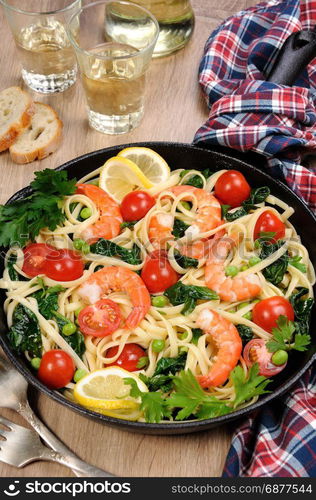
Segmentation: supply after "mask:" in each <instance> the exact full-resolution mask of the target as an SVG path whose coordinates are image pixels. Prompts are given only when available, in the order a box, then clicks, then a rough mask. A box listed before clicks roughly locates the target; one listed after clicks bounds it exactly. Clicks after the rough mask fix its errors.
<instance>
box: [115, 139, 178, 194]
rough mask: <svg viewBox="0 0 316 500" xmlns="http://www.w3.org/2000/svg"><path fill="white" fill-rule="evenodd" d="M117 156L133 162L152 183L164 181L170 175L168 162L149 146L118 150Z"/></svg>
mask: <svg viewBox="0 0 316 500" xmlns="http://www.w3.org/2000/svg"><path fill="white" fill-rule="evenodd" d="M118 157H120V158H126V159H127V160H131V161H132V162H134V163H135V164H136V165H137V166H138V168H139V169H140V170H141V171H142V173H143V174H144V175H145V176H146V178H147V179H148V180H149V181H150V182H151V183H152V184H154V185H156V184H160V183H161V182H165V181H166V180H167V179H168V178H169V176H170V168H169V166H168V163H167V162H166V161H165V160H164V159H163V158H162V157H161V156H160V155H159V154H158V153H156V151H153V150H152V149H150V148H143V147H137V146H135V147H131V148H125V149H123V150H122V151H120V152H119V154H118Z"/></svg>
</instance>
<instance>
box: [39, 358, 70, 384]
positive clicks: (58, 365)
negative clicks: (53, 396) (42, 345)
mask: <svg viewBox="0 0 316 500" xmlns="http://www.w3.org/2000/svg"><path fill="white" fill-rule="evenodd" d="M74 373H75V364H74V362H73V359H72V358H71V357H70V356H69V354H67V353H66V352H65V351H61V350H59V349H53V350H52V351H47V352H45V354H44V356H43V357H42V360H41V364H40V367H39V370H38V374H37V376H38V378H39V379H40V381H41V382H43V384H45V385H46V386H47V387H49V389H61V388H62V387H65V385H67V384H69V382H70V381H71V380H72V378H73V376H74Z"/></svg>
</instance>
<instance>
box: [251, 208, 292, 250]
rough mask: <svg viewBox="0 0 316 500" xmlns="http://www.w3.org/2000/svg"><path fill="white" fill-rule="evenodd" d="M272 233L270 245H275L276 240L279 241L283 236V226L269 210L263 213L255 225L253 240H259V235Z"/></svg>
mask: <svg viewBox="0 0 316 500" xmlns="http://www.w3.org/2000/svg"><path fill="white" fill-rule="evenodd" d="M266 232H273V233H275V236H273V238H271V239H270V240H269V242H271V243H275V242H276V241H277V240H281V239H282V238H284V236H285V224H283V222H282V221H281V219H279V217H277V216H276V215H275V214H274V213H273V212H271V211H270V210H266V211H265V212H263V213H262V214H261V215H260V217H258V220H257V222H256V225H255V229H254V232H253V239H254V240H256V239H258V238H260V233H266Z"/></svg>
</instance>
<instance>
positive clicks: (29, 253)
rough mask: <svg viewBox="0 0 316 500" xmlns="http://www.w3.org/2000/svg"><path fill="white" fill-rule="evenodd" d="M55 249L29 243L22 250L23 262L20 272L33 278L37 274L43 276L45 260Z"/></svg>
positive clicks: (43, 244)
mask: <svg viewBox="0 0 316 500" xmlns="http://www.w3.org/2000/svg"><path fill="white" fill-rule="evenodd" d="M55 251H56V249H55V248H54V247H52V246H50V245H46V244H45V243H31V244H30V245H28V246H27V247H25V248H24V250H23V253H24V262H23V267H22V271H23V272H24V273H25V274H26V275H27V276H29V277H30V278H34V276H38V275H39V274H45V270H44V268H45V264H46V258H47V255H48V254H49V253H52V252H55Z"/></svg>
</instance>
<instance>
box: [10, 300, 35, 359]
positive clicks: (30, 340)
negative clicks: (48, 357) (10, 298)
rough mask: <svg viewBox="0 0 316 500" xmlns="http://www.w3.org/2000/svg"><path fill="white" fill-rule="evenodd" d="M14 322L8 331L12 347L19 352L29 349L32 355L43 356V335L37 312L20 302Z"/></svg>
mask: <svg viewBox="0 0 316 500" xmlns="http://www.w3.org/2000/svg"><path fill="white" fill-rule="evenodd" d="M12 319H13V323H12V326H11V328H10V330H9V332H8V337H9V340H10V343H11V345H12V347H13V348H14V349H15V350H16V352H17V353H18V354H22V353H23V352H24V351H28V352H29V353H30V355H31V356H35V357H41V355H42V336H41V330H40V327H39V324H38V321H37V318H36V316H35V314H33V313H32V311H30V309H28V308H26V307H24V306H23V305H22V304H18V305H17V306H16V308H15V310H14V312H13V318H12Z"/></svg>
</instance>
